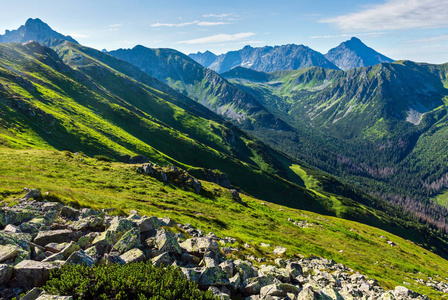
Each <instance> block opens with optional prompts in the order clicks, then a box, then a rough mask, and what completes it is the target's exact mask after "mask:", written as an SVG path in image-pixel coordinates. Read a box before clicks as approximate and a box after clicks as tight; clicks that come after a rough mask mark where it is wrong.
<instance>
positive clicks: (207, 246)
mask: <svg viewBox="0 0 448 300" xmlns="http://www.w3.org/2000/svg"><path fill="white" fill-rule="evenodd" d="M180 246H181V248H182V249H184V250H185V251H187V252H189V253H197V254H204V253H206V252H208V251H213V252H219V245H218V244H217V243H216V241H215V240H214V239H212V238H207V237H199V238H191V239H187V240H185V241H184V242H182V243H181V244H180Z"/></svg>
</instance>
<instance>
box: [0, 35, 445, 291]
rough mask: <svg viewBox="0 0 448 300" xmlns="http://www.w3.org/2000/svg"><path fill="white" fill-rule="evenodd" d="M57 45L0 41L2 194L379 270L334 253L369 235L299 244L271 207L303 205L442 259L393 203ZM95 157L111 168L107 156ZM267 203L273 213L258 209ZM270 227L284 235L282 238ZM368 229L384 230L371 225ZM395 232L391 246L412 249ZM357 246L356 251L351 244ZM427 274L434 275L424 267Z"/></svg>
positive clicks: (101, 60)
mask: <svg viewBox="0 0 448 300" xmlns="http://www.w3.org/2000/svg"><path fill="white" fill-rule="evenodd" d="M53 48H54V50H52V49H50V48H47V47H43V46H41V45H39V44H37V43H28V44H25V45H20V44H1V45H0V55H1V56H0V84H1V88H0V112H1V114H0V118H1V119H0V122H1V123H0V124H1V127H0V128H1V129H0V130H1V131H0V141H1V147H2V158H1V159H2V163H1V166H2V167H1V168H0V170H1V173H2V179H1V182H0V188H1V195H2V197H4V198H5V199H9V198H10V197H11V196H12V195H16V194H18V193H20V192H21V189H22V188H23V187H24V185H26V186H32V187H38V188H40V189H42V190H43V191H50V195H53V194H54V196H55V197H58V198H61V199H62V200H63V201H66V202H68V203H71V204H72V205H88V206H92V207H95V208H102V207H110V206H114V207H116V208H117V209H118V210H119V211H120V210H124V211H126V210H128V209H130V208H137V209H139V210H142V211H144V212H149V211H151V213H152V214H157V215H158V214H164V213H168V212H170V211H171V212H172V213H173V214H171V213H169V215H170V216H172V217H173V218H175V219H178V220H181V221H182V222H184V221H188V222H191V223H194V224H198V226H202V227H203V228H204V227H205V226H211V227H212V228H213V229H214V230H216V231H217V232H218V233H221V234H229V235H232V236H236V237H240V238H244V240H251V241H253V242H255V243H258V242H261V240H262V239H265V238H266V239H267V240H268V241H269V239H271V240H272V241H273V242H275V243H280V244H282V245H286V246H287V247H289V248H290V249H294V250H293V251H299V250H300V252H303V253H308V254H311V253H316V254H319V255H324V256H326V257H335V258H338V259H339V260H341V261H342V262H348V263H349V264H350V265H351V266H353V267H354V268H357V269H359V270H366V271H367V272H369V274H372V276H376V277H379V276H380V275H379V274H381V273H382V272H383V271H384V270H383V269H382V268H380V269H376V267H375V268H373V267H372V268H371V267H365V266H364V267H363V263H362V261H360V260H356V259H354V258H353V257H352V258H350V257H349V256H345V255H344V256H343V255H339V256H338V254H337V253H340V252H339V250H341V249H340V248H341V247H343V245H346V246H344V247H346V248H344V249H347V250H344V251H355V252H356V253H359V251H367V250H366V248H367V247H368V246H367V244H369V245H370V246H369V247H370V250H369V251H374V250H373V249H375V247H376V245H371V244H370V243H367V244H365V245H364V246H361V245H356V243H357V241H359V240H362V241H364V240H365V239H368V238H367V237H365V238H364V239H361V238H359V237H353V239H354V240H353V243H354V244H350V243H346V241H345V240H344V238H343V237H344V235H343V232H345V231H344V230H345V229H341V228H340V227H339V226H342V225H337V226H336V225H335V226H336V227H334V228H333V229H332V230H330V231H331V232H334V234H333V233H331V234H330V235H329V237H326V238H324V235H321V234H318V235H316V236H315V235H314V234H315V233H312V234H311V235H308V234H307V235H304V236H303V237H301V238H303V239H304V240H303V241H305V240H306V241H308V243H310V244H309V245H308V244H306V245H302V244H301V243H298V242H297V241H298V240H297V239H296V237H295V236H294V238H292V237H291V236H290V235H289V234H290V231H289V228H290V227H291V226H292V225H291V224H289V223H288V221H287V218H288V217H287V215H283V213H279V212H280V211H289V212H292V211H293V209H302V210H306V211H308V212H309V213H304V212H303V213H298V214H297V215H295V217H294V218H299V219H300V218H301V214H306V215H310V216H312V217H311V219H310V220H313V222H318V221H317V220H320V219H322V218H323V219H324V220H327V219H328V220H335V221H334V222H337V223H338V224H339V223H340V224H355V223H352V222H348V221H343V220H338V219H333V218H332V217H330V216H336V217H339V218H343V219H349V220H354V221H358V222H361V223H364V224H367V225H371V226H374V227H377V228H382V229H383V230H386V231H388V232H389V233H388V235H390V236H392V235H393V234H395V235H398V236H401V237H402V238H405V239H409V240H412V241H413V243H416V244H420V245H421V246H422V247H425V248H426V249H430V250H431V251H434V252H436V253H439V254H441V255H445V256H446V255H447V253H448V244H447V242H446V239H445V236H444V235H442V234H441V233H439V232H436V231H432V230H431V227H429V226H425V225H422V224H418V223H416V222H415V218H414V217H412V216H406V215H405V214H403V212H402V211H401V209H399V208H397V207H393V206H391V205H389V204H387V203H386V202H384V201H382V200H379V199H376V198H373V197H371V196H368V195H366V194H364V193H362V192H360V191H359V190H357V189H355V188H353V187H351V186H349V185H346V184H344V183H342V182H340V181H338V180H336V179H334V178H333V177H331V176H329V175H327V174H325V173H322V172H319V171H316V170H314V169H312V168H310V167H307V166H305V165H304V164H302V163H300V162H298V161H295V160H293V159H290V158H289V157H287V156H285V155H284V154H282V153H280V152H277V151H275V150H273V149H272V148H270V147H268V146H266V145H265V144H263V143H262V142H260V141H258V140H257V139H255V138H253V137H251V136H249V135H247V134H246V133H244V132H242V131H241V130H239V129H237V128H236V127H234V126H233V125H231V124H229V123H227V122H223V121H220V120H219V119H220V117H218V116H216V115H215V114H214V113H212V112H210V111H207V110H204V109H201V108H197V107H195V106H194V105H193V106H192V107H191V111H190V107H189V105H188V103H189V102H190V101H191V100H189V99H188V98H185V97H184V96H179V97H176V95H177V94H176V92H174V91H172V90H170V89H169V88H168V87H167V86H166V85H164V84H162V83H160V82H159V81H157V80H156V79H154V78H152V77H149V76H148V75H146V74H145V73H143V72H140V71H138V70H136V68H135V67H133V66H132V65H129V64H127V63H125V62H124V61H120V60H118V59H115V58H113V57H111V56H109V55H107V54H104V53H101V52H99V51H96V50H93V49H90V48H87V47H83V46H80V45H77V44H73V43H69V42H64V43H56V44H54V45H53ZM137 79H138V80H137ZM157 88H160V89H162V90H165V91H166V92H162V91H160V90H158V89H157ZM176 104H179V106H177V105H176ZM182 107H184V108H182ZM58 151H59V152H58ZM60 151H62V152H60ZM73 153H78V154H73ZM84 155H87V156H84ZM132 155H144V156H146V157H148V158H149V159H150V160H151V161H152V162H154V163H157V164H160V165H162V166H165V165H167V164H171V165H176V166H178V167H181V168H183V169H186V170H188V172H190V173H191V174H192V175H193V176H196V177H197V178H199V179H204V178H206V173H207V172H206V169H213V170H219V171H220V172H224V173H226V174H227V175H228V176H229V179H230V180H231V183H232V184H233V186H234V187H235V188H237V189H239V190H240V192H241V193H243V194H246V195H250V196H244V197H243V199H249V200H250V199H252V198H250V197H255V198H258V199H260V201H267V202H269V204H268V205H267V206H260V207H259V208H257V210H256V211H255V212H251V211H250V210H246V208H244V209H243V207H241V206H240V204H238V203H232V204H229V205H227V204H228V201H229V199H230V192H229V191H228V190H227V189H224V188H221V187H217V186H216V185H208V184H206V186H205V191H204V192H203V193H202V194H201V195H195V194H192V193H189V192H185V191H183V190H179V189H176V188H175V187H174V186H170V185H164V186H162V185H161V184H160V183H155V182H154V181H153V180H151V181H150V182H148V181H147V179H145V178H143V177H142V176H141V175H138V174H136V173H135V166H129V165H125V164H123V163H120V162H122V161H124V160H125V159H126V158H127V157H129V156H132ZM94 156H97V157H98V158H99V159H103V160H104V159H106V160H109V159H110V160H113V161H116V163H103V162H100V161H98V160H96V159H93V158H91V157H94ZM212 186H213V188H212ZM214 189H216V190H214ZM49 197H53V196H49ZM219 199H225V202H222V201H221V200H219ZM250 201H255V200H250ZM257 201H258V200H257ZM257 201H255V202H256V203H259V202H260V201H258V202H257ZM259 205H261V204H259ZM272 205H274V206H272ZM275 205H282V208H281V209H282V210H279V211H277V210H276V209H277V208H278V209H280V207H277V206H275ZM244 207H246V206H244ZM265 207H277V208H276V209H274V210H268V211H265ZM191 210H193V211H191ZM198 210H199V211H198ZM262 211H265V213H264V214H261V212H262ZM195 212H196V213H195ZM311 212H313V213H311ZM314 213H319V214H321V215H320V216H319V215H315V214H314ZM202 214H204V216H211V217H204V218H203V217H201V216H202ZM278 214H280V215H278ZM322 215H326V217H324V216H322ZM237 220H239V221H237ZM257 220H258V221H257ZM269 220H270V221H269ZM285 220H286V221H285ZM270 222H274V223H270ZM332 222H333V221H332ZM345 222H348V223H345ZM206 224H207V225H206ZM273 224H274V225H273ZM233 226H236V227H233ZM277 226H279V230H280V232H283V231H285V233H284V234H286V236H289V238H286V237H285V236H283V233H282V234H281V235H279V234H278V233H277V232H278V230H277ZM348 226H352V225H348ZM353 226H355V225H353ZM356 226H360V227H359V228H369V227H365V225H359V224H358V225H356ZM226 228H228V229H229V230H228V231H225V229H226ZM318 228H320V226H318ZM363 230H364V229H363ZM366 230H367V229H366ZM369 230H373V231H376V232H377V233H379V234H378V235H383V236H384V235H385V233H383V232H382V231H381V233H380V231H377V230H379V229H369ZM291 232H296V231H295V230H293V231H291ZM297 234H298V233H297ZM327 234H328V232H326V233H325V235H327ZM341 234H342V235H341ZM347 234H348V235H349V236H350V233H347ZM369 234H370V233H369ZM257 235H260V238H257ZM315 239H316V241H314V242H313V240H315ZM397 239H398V240H397V241H399V242H398V243H399V244H402V243H405V244H406V245H408V244H409V245H413V244H412V243H408V242H406V241H404V240H401V239H400V238H398V237H397ZM296 242H297V243H296ZM378 243H380V240H378ZM328 245H337V247H336V248H337V249H336V248H335V249H333V250H331V251H330V250H328V249H327V248H328ZM352 247H354V248H352ZM357 247H361V248H359V249H360V250H359V251H357V250H348V249H357ZM384 247H387V246H384ZM406 247H408V246H406ZM409 247H417V246H415V245H414V246H409ZM413 249H414V248H413ZM415 249H420V251H421V249H422V248H419V247H417V248H415ZM375 251H376V250H375ZM412 251H417V250H412ZM404 252H405V253H408V254H409V253H411V252H407V250H406V251H404ZM412 253H413V252H412ZM428 253H429V252H428ZM258 254H259V255H260V254H261V253H258ZM377 255H379V254H377ZM406 255H407V254H406ZM430 255H431V257H432V258H431V259H436V260H441V259H440V258H435V256H433V254H430ZM343 257H346V258H343ZM372 257H376V256H372ZM387 259H388V260H389V259H390V260H391V261H390V262H385V265H384V266H386V265H390V263H394V258H393V256H392V257H391V258H387ZM406 261H408V259H407V258H406V257H405V256H403V257H401V258H400V259H399V262H397V265H400V268H402V269H403V270H408V271H409V270H414V269H416V270H420V267H419V266H418V265H417V264H418V263H417V262H415V264H416V265H412V264H411V266H414V267H407V265H406V264H405V262H406ZM401 264H403V265H401ZM437 265H442V266H443V263H437ZM434 268H435V267H434ZM424 270H427V273H428V274H430V273H431V272H435V269H432V267H431V268H430V269H424ZM408 271H403V272H408ZM422 272H423V271H422ZM401 275H403V274H398V273H393V274H390V278H389V277H387V278H385V279H383V282H384V284H385V285H387V286H392V285H395V284H396V282H397V280H398V278H399V277H400V276H401ZM425 291H426V290H425Z"/></svg>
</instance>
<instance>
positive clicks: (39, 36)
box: [0, 18, 78, 44]
mask: <svg viewBox="0 0 448 300" xmlns="http://www.w3.org/2000/svg"><path fill="white" fill-rule="evenodd" d="M49 39H59V40H66V41H69V42H73V43H76V44H78V42H77V41H76V40H75V39H73V38H72V37H71V36H65V35H63V34H61V33H59V32H56V31H54V30H53V29H51V27H50V26H49V25H48V24H47V23H45V22H43V21H42V20H41V19H39V18H36V19H33V18H29V19H28V20H26V22H25V25H22V26H20V27H19V28H18V29H16V30H5V34H4V35H0V43H25V42H29V41H36V42H38V43H42V42H45V41H46V40H49Z"/></svg>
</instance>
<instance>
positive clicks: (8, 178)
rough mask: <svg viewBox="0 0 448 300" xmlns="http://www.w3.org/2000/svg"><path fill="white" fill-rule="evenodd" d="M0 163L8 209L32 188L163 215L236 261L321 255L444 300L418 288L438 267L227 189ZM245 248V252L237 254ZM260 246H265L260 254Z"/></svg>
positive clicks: (365, 230) (369, 233)
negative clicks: (215, 240) (205, 235)
mask: <svg viewBox="0 0 448 300" xmlns="http://www.w3.org/2000/svg"><path fill="white" fill-rule="evenodd" d="M0 164H1V166H2V167H1V168H0V186H1V187H2V188H1V190H0V200H4V201H8V202H9V203H10V204H11V205H12V204H13V203H14V200H13V197H19V196H21V195H22V193H23V190H22V189H23V187H24V186H27V187H33V188H39V189H40V190H41V191H42V192H43V194H44V198H46V199H47V200H52V201H54V200H58V201H63V202H65V203H67V204H69V205H72V206H75V207H78V206H87V207H91V208H95V209H102V208H111V207H114V208H116V209H117V210H116V211H115V213H123V212H129V211H130V210H132V209H135V210H137V211H138V212H139V213H140V214H141V215H144V214H146V215H155V216H158V217H165V216H168V217H170V218H172V219H173V220H174V221H175V222H179V223H184V224H185V223H190V224H192V225H193V226H194V227H195V228H199V229H201V230H204V231H205V232H209V231H212V232H214V233H215V234H216V235H218V236H220V237H226V236H229V237H234V238H236V243H235V244H231V245H229V246H231V247H237V248H238V249H239V251H238V252H236V254H234V255H237V257H240V258H242V257H243V256H244V255H252V256H255V257H265V258H266V259H268V260H274V259H275V258H276V256H275V255H273V254H272V252H273V249H274V247H275V246H283V247H286V248H287V249H288V250H287V252H286V257H295V256H296V255H298V254H301V255H305V256H311V255H317V256H323V257H325V258H327V259H334V260H335V261H336V262H337V263H343V264H345V265H347V266H348V267H350V268H352V269H354V270H355V271H359V272H362V273H363V274H366V275H368V276H370V277H372V278H374V279H376V280H378V282H379V283H380V284H381V285H382V286H383V287H385V288H393V287H394V286H397V285H403V282H408V283H409V286H408V287H409V288H410V289H412V290H415V291H417V292H419V293H423V294H427V295H428V296H430V297H431V298H432V299H445V298H446V295H444V294H442V293H440V292H438V291H436V290H435V289H433V288H432V287H430V286H426V285H425V284H422V283H421V282H420V281H419V280H424V281H428V278H429V277H431V278H439V279H438V280H441V279H443V278H446V277H448V263H447V261H446V260H444V259H442V258H441V257H439V256H437V255H435V254H433V253H431V252H429V251H427V250H425V249H423V248H421V247H420V246H418V245H416V244H414V243H413V242H410V241H408V240H405V239H403V238H400V237H398V236H395V235H393V234H391V233H389V232H386V231H383V230H380V229H377V228H374V227H371V226H367V225H363V224H360V223H357V222H353V221H348V220H343V219H340V218H335V217H331V216H323V215H319V214H316V213H313V212H310V211H307V210H297V209H292V208H288V207H285V206H279V205H276V204H273V203H268V202H263V201H261V200H258V199H255V198H252V197H250V196H246V195H241V196H242V201H243V203H242V204H241V203H238V202H237V201H235V200H233V199H232V196H231V194H230V192H229V191H228V190H226V189H224V188H222V187H220V186H218V185H216V184H213V183H208V182H205V181H203V182H202V184H203V188H204V193H202V194H200V195H198V194H195V193H194V192H190V191H185V190H182V189H179V188H177V187H176V186H174V185H171V184H166V183H162V182H160V181H158V180H156V179H154V178H152V177H150V176H147V175H144V174H138V173H137V172H136V169H137V166H136V165H127V164H123V163H117V162H115V163H113V162H112V163H111V162H104V161H101V160H97V159H94V158H90V157H87V156H84V155H82V154H74V153H71V152H68V151H62V152H58V151H55V150H35V149H27V150H16V149H10V148H4V147H2V148H0ZM46 192H48V193H49V194H48V195H45V193H46ZM293 222H296V223H298V224H305V225H306V226H302V227H301V226H297V225H295V224H294V223H293ZM388 241H392V242H393V243H394V244H395V246H391V245H389V244H388ZM246 243H248V244H249V245H250V248H248V247H244V245H245V244H246ZM262 243H264V244H268V245H269V246H268V247H262Z"/></svg>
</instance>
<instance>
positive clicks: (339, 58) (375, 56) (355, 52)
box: [325, 37, 394, 70]
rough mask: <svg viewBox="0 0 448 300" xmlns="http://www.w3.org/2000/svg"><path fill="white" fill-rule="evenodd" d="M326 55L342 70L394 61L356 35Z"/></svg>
mask: <svg viewBox="0 0 448 300" xmlns="http://www.w3.org/2000/svg"><path fill="white" fill-rule="evenodd" d="M325 57H326V58H327V59H328V60H329V61H331V62H332V63H334V64H335V65H336V66H338V67H339V68H340V69H342V70H349V69H354V68H358V67H370V66H373V65H376V64H379V63H388V62H393V61H394V60H393V59H391V58H389V57H386V56H384V55H382V54H381V53H378V52H377V51H375V50H374V49H372V48H370V47H368V46H367V45H366V44H364V43H363V42H362V41H361V40H360V39H358V38H356V37H352V38H351V39H350V40H348V41H345V42H342V43H341V44H339V46H337V47H335V48H333V49H331V50H330V51H328V53H327V54H325Z"/></svg>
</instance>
